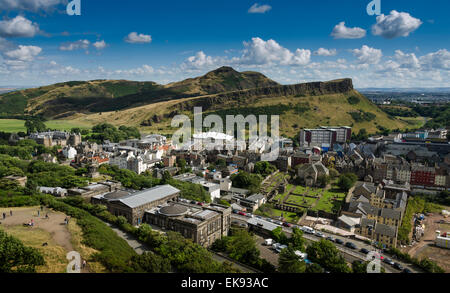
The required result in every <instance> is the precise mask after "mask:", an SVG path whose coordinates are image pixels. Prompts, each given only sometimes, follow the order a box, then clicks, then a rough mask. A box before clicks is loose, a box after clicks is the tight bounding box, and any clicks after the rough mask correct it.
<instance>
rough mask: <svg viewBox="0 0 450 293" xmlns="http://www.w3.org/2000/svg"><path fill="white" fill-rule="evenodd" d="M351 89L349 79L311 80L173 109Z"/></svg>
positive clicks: (215, 106) (209, 98)
mask: <svg viewBox="0 0 450 293" xmlns="http://www.w3.org/2000/svg"><path fill="white" fill-rule="evenodd" d="M352 90H353V82H352V80H351V79H349V78H346V79H340V80H334V81H329V82H311V83H302V84H294V85H279V86H272V87H264V88H254V89H248V90H241V91H234V92H227V93H220V94H216V95H210V96H205V97H202V98H199V99H196V100H190V101H186V102H182V103H179V104H177V105H174V106H173V107H172V108H173V109H178V110H181V111H183V110H189V111H191V110H193V108H194V107H203V110H204V111H205V110H208V109H218V108H220V107H221V106H222V105H224V104H229V103H230V102H231V103H233V102H243V101H245V103H246V104H251V103H252V102H253V101H255V100H257V99H260V98H270V97H286V96H294V97H307V96H319V95H327V94H339V93H348V92H350V91H352Z"/></svg>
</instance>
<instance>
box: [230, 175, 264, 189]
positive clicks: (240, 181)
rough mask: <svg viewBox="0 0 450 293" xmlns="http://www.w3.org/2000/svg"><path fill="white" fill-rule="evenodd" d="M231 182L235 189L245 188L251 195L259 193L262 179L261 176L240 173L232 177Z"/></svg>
mask: <svg viewBox="0 0 450 293" xmlns="http://www.w3.org/2000/svg"><path fill="white" fill-rule="evenodd" d="M231 181H232V182H233V186H234V187H238V188H245V189H248V190H250V192H251V193H257V192H259V189H260V187H261V182H262V177H261V175H259V174H250V173H248V172H245V171H239V173H238V174H234V175H232V176H231Z"/></svg>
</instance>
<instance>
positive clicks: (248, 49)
mask: <svg viewBox="0 0 450 293" xmlns="http://www.w3.org/2000/svg"><path fill="white" fill-rule="evenodd" d="M244 47H245V49H244V53H243V55H242V57H241V58H240V59H239V63H240V64H247V65H270V64H280V65H305V64H308V63H309V62H310V60H311V51H310V50H305V49H297V50H296V51H295V53H293V52H291V51H290V50H288V49H286V48H284V47H282V46H280V44H278V43H277V42H276V41H274V40H272V39H271V40H268V41H264V40H262V39H261V38H252V41H251V42H244Z"/></svg>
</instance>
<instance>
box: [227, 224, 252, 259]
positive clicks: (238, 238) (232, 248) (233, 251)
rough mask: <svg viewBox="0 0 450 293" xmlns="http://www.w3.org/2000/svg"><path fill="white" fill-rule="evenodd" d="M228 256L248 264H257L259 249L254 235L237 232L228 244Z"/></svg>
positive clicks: (243, 231)
mask: <svg viewBox="0 0 450 293" xmlns="http://www.w3.org/2000/svg"><path fill="white" fill-rule="evenodd" d="M227 252H228V255H229V256H230V257H231V258H233V259H235V260H237V261H240V262H243V263H246V264H255V263H258V260H259V249H258V247H257V246H256V241H255V238H254V237H253V235H251V234H250V233H248V232H247V231H245V230H237V231H235V232H234V233H233V237H231V240H230V241H228V243H227Z"/></svg>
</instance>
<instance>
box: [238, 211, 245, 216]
mask: <svg viewBox="0 0 450 293" xmlns="http://www.w3.org/2000/svg"><path fill="white" fill-rule="evenodd" d="M238 215H241V216H247V214H246V213H244V212H239V213H238Z"/></svg>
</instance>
